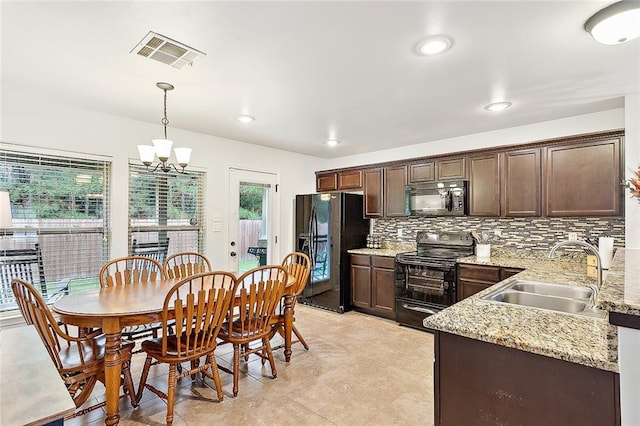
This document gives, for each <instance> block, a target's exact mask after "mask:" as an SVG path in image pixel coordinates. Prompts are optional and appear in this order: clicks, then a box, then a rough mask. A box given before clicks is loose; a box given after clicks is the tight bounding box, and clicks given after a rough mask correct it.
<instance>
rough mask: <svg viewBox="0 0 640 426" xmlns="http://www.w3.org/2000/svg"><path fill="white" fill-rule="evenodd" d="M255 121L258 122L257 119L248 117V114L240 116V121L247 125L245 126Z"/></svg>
mask: <svg viewBox="0 0 640 426" xmlns="http://www.w3.org/2000/svg"><path fill="white" fill-rule="evenodd" d="M255 120H256V119H255V117H252V116H250V115H247V114H242V115H239V116H238V121H239V122H241V123H245V124H247V123H251V122H253V121H255Z"/></svg>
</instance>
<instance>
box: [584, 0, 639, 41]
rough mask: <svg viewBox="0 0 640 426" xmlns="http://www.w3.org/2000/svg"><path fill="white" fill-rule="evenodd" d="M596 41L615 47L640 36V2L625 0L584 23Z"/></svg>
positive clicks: (601, 11)
mask: <svg viewBox="0 0 640 426" xmlns="http://www.w3.org/2000/svg"><path fill="white" fill-rule="evenodd" d="M584 29H585V31H587V32H588V33H590V34H591V35H592V36H593V38H594V39H596V41H598V42H599V43H602V44H607V45H614V44H621V43H626V42H627V41H629V40H633V39H634V38H636V37H638V36H640V2H639V1H632V0H624V1H619V2H617V3H614V4H612V5H609V6H607V7H605V8H604V9H602V10H600V11H598V12H596V13H595V14H594V15H593V16H592V17H591V18H589V19H587V22H585V23H584Z"/></svg>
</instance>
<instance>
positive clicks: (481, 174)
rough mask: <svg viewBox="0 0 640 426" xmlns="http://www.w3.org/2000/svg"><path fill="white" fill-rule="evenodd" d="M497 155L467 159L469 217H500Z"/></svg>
mask: <svg viewBox="0 0 640 426" xmlns="http://www.w3.org/2000/svg"><path fill="white" fill-rule="evenodd" d="M499 166H500V163H499V156H498V154H486V155H482V156H477V157H470V158H469V215H470V216H489V217H493V216H500V167H499Z"/></svg>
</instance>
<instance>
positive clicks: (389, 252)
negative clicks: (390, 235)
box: [347, 241, 416, 257]
mask: <svg viewBox="0 0 640 426" xmlns="http://www.w3.org/2000/svg"><path fill="white" fill-rule="evenodd" d="M415 249H416V245H415V243H405V242H397V241H385V242H384V244H383V247H382V248H379V249H370V248H357V249H351V250H347V253H349V254H364V255H367V256H385V257H396V255H397V254H398V253H404V252H407V251H415Z"/></svg>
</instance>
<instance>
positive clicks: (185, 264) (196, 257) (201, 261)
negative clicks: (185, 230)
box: [162, 251, 211, 279]
mask: <svg viewBox="0 0 640 426" xmlns="http://www.w3.org/2000/svg"><path fill="white" fill-rule="evenodd" d="M162 267H163V270H164V274H165V276H166V277H167V278H176V279H182V278H187V277H189V276H191V275H195V274H201V273H203V272H210V271H211V262H209V259H207V257H206V256H205V255H204V254H200V253H197V252H195V251H183V252H180V253H175V254H172V255H171V256H169V257H167V259H166V260H165V261H164V265H162Z"/></svg>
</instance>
